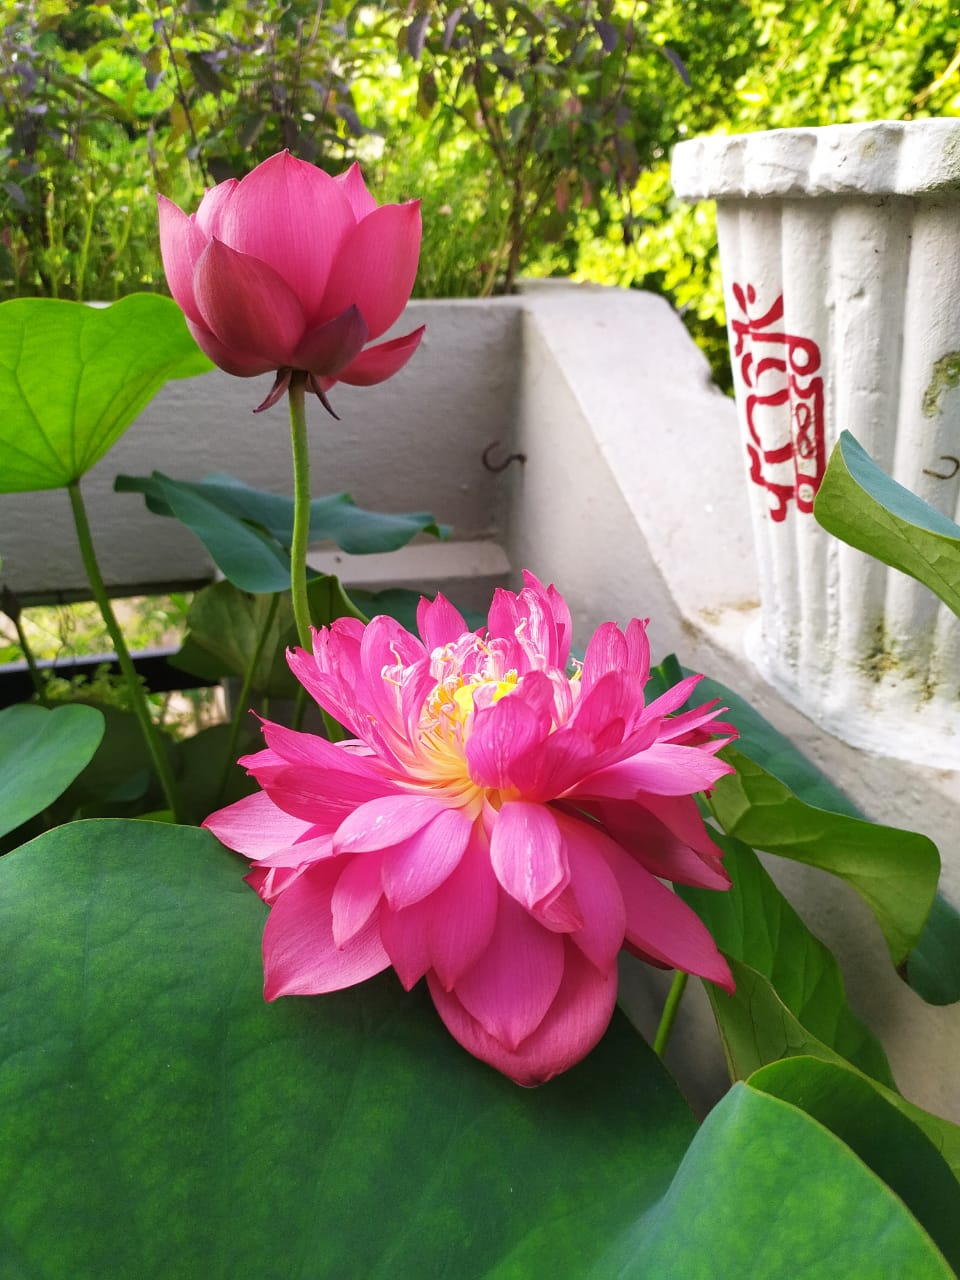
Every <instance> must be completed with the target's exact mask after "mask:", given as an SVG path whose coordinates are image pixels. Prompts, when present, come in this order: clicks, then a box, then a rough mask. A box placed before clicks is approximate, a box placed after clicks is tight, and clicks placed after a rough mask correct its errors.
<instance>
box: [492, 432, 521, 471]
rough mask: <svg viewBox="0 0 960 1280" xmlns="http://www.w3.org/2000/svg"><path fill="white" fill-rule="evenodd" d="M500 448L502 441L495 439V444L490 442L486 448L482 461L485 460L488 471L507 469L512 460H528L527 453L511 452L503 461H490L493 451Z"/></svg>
mask: <svg viewBox="0 0 960 1280" xmlns="http://www.w3.org/2000/svg"><path fill="white" fill-rule="evenodd" d="M499 448H500V441H499V440H494V442H493V444H488V445H487V447H486V448H485V449H484V451H483V455H482V458H481V461H482V462H483V465H484V468H485V469H486V470H487V471H493V472H500V471H506V469H507V467H509V465H510V463H511V462H526V460H527V455H526V454H525V453H510V454H507V456H506V457H505V458H504V459H503V461H502V462H491V461H490V455H491V453H492V452H493V451H494V449H499Z"/></svg>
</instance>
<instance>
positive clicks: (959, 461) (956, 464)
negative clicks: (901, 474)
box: [923, 453, 960, 480]
mask: <svg viewBox="0 0 960 1280" xmlns="http://www.w3.org/2000/svg"><path fill="white" fill-rule="evenodd" d="M939 461H940V462H952V463H953V470H952V471H948V472H947V473H946V475H944V473H943V472H942V471H931V470H930V468H929V467H924V468H923V474H924V475H925V476H933V477H934V479H935V480H952V479H953V477H954V476H955V475H956V474H957V472H958V471H960V458H955V457H954V456H953V454H952V453H941V455H940V458H939Z"/></svg>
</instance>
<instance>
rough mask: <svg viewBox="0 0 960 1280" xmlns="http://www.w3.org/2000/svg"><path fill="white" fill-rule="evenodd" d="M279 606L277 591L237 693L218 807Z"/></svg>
mask: <svg viewBox="0 0 960 1280" xmlns="http://www.w3.org/2000/svg"><path fill="white" fill-rule="evenodd" d="M279 606H280V593H279V592H278V591H275V592H274V593H273V595H272V596H271V597H270V608H269V609H268V610H267V616H266V618H265V619H264V623H263V626H262V627H261V628H260V634H259V635H258V636H257V643H256V645H255V646H254V649H253V653H252V654H251V655H250V661H249V662H248V663H247V667H246V670H245V671H244V673H243V684H241V686H240V692H239V694H238V695H237V704H236V706H235V707H234V709H233V715H232V716H231V717H230V737H229V739H228V741H227V747H226V752H225V754H224V758H223V770H222V772H221V774H220V782H219V784H218V785H217V800H216V807H217V808H219V807H220V806H221V805H222V804H223V793H224V791H226V789H227V782H228V781H229V778H230V770H231V769H232V768H233V766H234V764H235V763H236V761H235V760H234V757H235V756H236V754H237V739H238V738H239V737H240V725H241V722H242V720H243V716H244V715H245V713H246V707H247V701H248V699H249V697H250V690H251V689H252V688H253V678H254V676H255V675H256V672H257V666H258V665H259V663H260V659H261V658H262V657H263V651H264V649H265V648H266V644H267V636H269V634H270V631H271V630H272V628H273V624H274V622H275V621H276V618H277V609H278V608H279Z"/></svg>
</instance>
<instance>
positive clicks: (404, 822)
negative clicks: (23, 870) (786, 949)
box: [204, 573, 735, 1085]
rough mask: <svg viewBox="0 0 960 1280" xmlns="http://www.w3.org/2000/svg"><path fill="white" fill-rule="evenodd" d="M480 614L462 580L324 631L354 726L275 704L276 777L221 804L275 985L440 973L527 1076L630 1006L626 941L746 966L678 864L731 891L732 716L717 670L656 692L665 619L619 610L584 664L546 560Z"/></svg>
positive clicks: (325, 656)
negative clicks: (725, 824)
mask: <svg viewBox="0 0 960 1280" xmlns="http://www.w3.org/2000/svg"><path fill="white" fill-rule="evenodd" d="M524 579H525V585H524V588H523V590H522V591H521V592H520V593H519V594H517V595H514V594H512V593H511V592H508V591H498V592H497V593H496V595H495V596H494V599H493V604H492V607H491V609H490V613H489V618H488V625H487V627H486V628H485V630H483V631H482V632H480V633H477V632H474V631H471V630H470V629H469V627H468V626H467V624H466V622H465V621H464V619H463V617H462V616H461V615H460V614H459V613H458V612H457V610H456V609H455V608H454V607H453V605H451V604H450V603H449V602H448V601H447V600H445V599H444V598H443V596H438V597H437V599H436V600H435V601H434V602H433V603H432V604H431V603H428V602H427V601H426V600H424V601H422V602H421V605H420V609H419V612H418V623H419V630H420V637H419V638H418V637H417V636H414V635H412V634H411V633H410V632H408V631H405V630H404V628H403V627H401V625H400V624H399V623H398V622H395V621H394V620H393V619H392V618H386V617H377V618H374V619H373V621H372V622H370V623H369V624H368V625H367V626H366V627H364V626H363V624H362V623H361V622H359V621H357V619H355V618H341V619H339V620H338V621H336V622H334V623H333V625H332V626H331V627H329V628H326V627H324V628H322V629H321V630H320V631H316V632H314V640H313V652H312V653H307V652H305V651H304V650H302V649H300V650H297V651H296V653H293V654H291V655H290V657H289V662H290V667H291V669H292V670H293V673H294V675H295V676H296V677H297V679H298V680H299V681H300V682H301V683H302V684H303V685H304V687H305V688H306V689H307V690H308V692H309V693H311V694H312V695H313V697H314V698H315V699H316V701H317V702H318V703H319V704H320V705H321V706H322V707H324V708H325V709H326V710H327V711H329V713H330V714H331V715H332V716H334V717H335V718H336V719H338V720H339V721H340V722H341V723H342V724H344V725H345V726H346V727H347V729H348V731H349V732H350V733H351V734H353V735H354V736H353V737H351V738H349V739H348V740H347V741H344V742H337V743H333V742H328V741H327V740H326V739H325V738H319V737H315V736H313V735H312V734H308V733H295V732H294V731H292V730H290V729H285V728H283V727H282V726H281V725H277V724H271V723H269V722H266V723H264V726H263V729H264V737H265V739H266V746H265V749H264V750H262V751H258V752H257V753H256V754H255V755H252V756H248V757H246V758H245V759H244V760H243V761H241V763H242V764H245V765H246V766H247V768H248V769H249V771H250V773H251V774H253V776H254V777H255V778H256V780H257V782H258V783H259V784H260V786H261V788H262V790H261V791H258V792H257V793H256V794H254V795H251V796H247V797H246V798H245V799H243V800H239V801H238V802H237V803H236V804H233V805H230V806H228V807H227V808H226V809H221V810H220V811H219V812H218V813H215V814H212V815H211V816H210V817H209V818H208V819H207V821H206V822H205V823H204V825H205V826H207V827H209V828H210V829H211V830H212V831H213V833H214V834H215V835H216V836H217V837H218V838H219V839H220V840H221V841H222V842H223V843H224V844H225V845H227V846H228V847H229V848H231V849H236V850H237V851H238V852H240V853H243V854H245V855H246V856H247V857H248V858H250V859H251V861H252V862H253V870H252V871H251V872H250V874H249V875H248V876H247V880H248V881H249V883H250V884H251V885H252V886H253V888H255V889H256V891H257V892H258V893H259V894H260V896H261V897H262V898H263V899H264V901H265V902H267V903H269V904H270V907H271V911H270V917H269V919H268V921H267V925H266V931H265V932H264V935H263V956H264V969H265V984H264V994H265V995H266V998H267V999H268V1000H273V999H275V998H276V997H277V996H284V995H309V994H319V993H321V992H325V991H337V990H340V989H341V988H343V987H349V986H352V985H354V984H355V983H358V982H362V981H364V979H366V978H369V977H372V976H373V975H374V974H375V973H379V972H380V971H381V970H383V969H386V968H388V967H389V966H391V965H392V966H393V968H394V969H395V970H396V972H397V974H398V976H399V978H400V981H401V982H402V983H403V985H404V986H405V987H407V988H408V989H409V988H410V987H412V986H413V985H414V983H416V982H418V981H419V980H420V979H421V978H423V977H426V980H427V983H428V985H429V988H430V995H431V997H432V999H433V1003H434V1005H435V1006H436V1009H437V1012H438V1013H439V1015H440V1017H441V1018H442V1019H443V1021H444V1023H445V1024H446V1026H447V1028H448V1030H449V1031H450V1032H451V1033H452V1034H453V1035H454V1036H455V1037H456V1039H457V1040H459V1042H460V1043H461V1044H462V1045H463V1046H464V1047H465V1048H466V1049H468V1050H469V1051H470V1053H472V1054H474V1055H475V1056H476V1057H478V1058H481V1059H483V1061H485V1062H488V1063H490V1064H491V1065H492V1066H494V1067H496V1068H497V1070H498V1071H502V1072H503V1073H504V1074H505V1075H508V1076H510V1077H511V1078H512V1079H513V1080H516V1081H517V1082H518V1083H520V1084H524V1085H533V1084H539V1083H541V1082H542V1081H544V1080H549V1079H550V1077H551V1076H554V1075H556V1074H557V1073H558V1072H560V1071H565V1070H566V1069H567V1068H568V1067H571V1066H573V1064H574V1063H575V1062H578V1061H579V1060H580V1059H581V1058H582V1057H583V1056H584V1054H586V1053H588V1052H589V1051H590V1049H592V1048H593V1046H594V1045H595V1044H596V1043H597V1041H598V1040H599V1039H600V1036H601V1035H602V1034H603V1032H604V1030H605V1029H606V1026H607V1023H608V1022H609V1021H610V1017H611V1014H612V1013H613V1006H614V1001H615V999H616V994H617V953H618V952H619V951H620V949H621V947H626V948H627V949H628V950H630V951H632V952H633V953H634V954H635V955H638V956H640V957H641V958H643V959H645V960H647V961H648V962H649V963H651V964H653V965H658V966H661V967H668V968H669V967H675V968H678V969H684V970H686V971H687V972H689V973H695V974H699V975H701V976H702V977H704V978H707V979H709V980H710V981H712V982H716V983H718V984H719V985H720V986H722V987H725V988H726V989H727V990H732V988H733V979H732V977H731V974H730V969H729V967H728V965H727V962H726V960H725V959H724V958H723V956H722V955H721V954H720V953H719V951H718V950H717V948H716V946H715V944H714V941H713V939H712V938H711V936H710V934H709V933H708V931H707V929H706V926H705V925H704V924H703V923H702V922H701V920H700V919H699V917H698V916H697V915H695V914H694V912H693V910H692V909H691V908H690V907H688V906H687V905H686V904H685V903H684V902H683V901H682V900H681V899H680V898H679V897H678V896H677V895H676V894H674V893H672V892H671V890H670V889H669V888H668V887H667V885H665V884H664V883H663V882H664V881H665V880H668V881H670V880H672V881H675V882H678V883H680V884H689V885H698V886H700V887H702V888H710V889H726V888H728V887H729V883H730V882H729V879H728V877H727V874H726V872H725V871H724V869H723V864H722V860H721V857H722V855H721V852H720V850H719V849H718V848H717V846H716V845H715V844H714V843H713V841H712V840H711V839H710V837H709V835H708V834H707V831H706V828H705V827H704V825H703V822H702V820H701V818H700V815H699V813H698V811H697V806H696V802H695V801H694V799H693V794H694V793H695V792H697V791H701V790H704V789H707V788H710V787H712V786H713V785H714V784H715V783H716V781H717V780H718V778H720V777H722V776H723V775H724V774H725V773H729V772H730V766H729V765H728V764H725V763H724V762H723V761H722V760H719V759H718V758H717V755H716V753H717V751H718V750H719V749H720V747H722V746H723V745H724V743H725V742H728V741H729V740H730V736H731V735H733V734H734V733H735V731H734V730H733V729H732V728H731V727H730V726H729V725H727V724H723V723H721V722H720V721H718V720H717V715H718V708H717V707H716V706H715V705H713V704H706V705H704V706H700V707H696V708H695V709H693V710H689V711H680V708H681V707H682V706H683V705H684V703H686V701H687V699H688V698H689V696H690V694H691V692H692V690H693V688H694V687H695V685H696V683H697V681H698V680H699V679H700V677H699V676H689V677H687V678H686V679H685V680H682V681H681V682H680V683H679V684H678V685H676V686H675V687H674V688H672V689H670V690H669V691H668V692H667V693H665V694H663V695H662V696H661V697H659V698H656V699H654V700H653V701H650V702H647V701H646V699H645V697H644V685H645V684H646V682H647V678H648V675H649V670H650V651H649V647H648V644H647V638H646V629H645V623H643V622H641V621H640V620H639V619H636V618H634V619H633V621H632V622H630V624H629V625H628V626H627V627H626V629H625V630H624V631H621V630H620V628H619V627H617V626H616V625H615V624H614V623H612V622H607V623H604V625H603V626H601V627H600V628H599V629H598V630H597V632H596V633H595V635H594V636H593V639H592V640H591V641H590V643H589V645H588V646H587V650H586V654H585V656H584V660H583V663H582V664H580V663H576V664H573V665H574V668H575V669H574V670H573V671H572V673H571V670H570V667H569V652H570V630H571V623H570V612H569V610H568V608H567V606H566V603H565V602H564V600H563V597H562V596H561V595H560V593H559V592H558V591H557V590H556V589H555V588H554V587H544V586H543V585H542V583H540V582H539V581H538V580H537V579H536V578H535V577H534V576H533V574H529V573H528V574H525V575H524Z"/></svg>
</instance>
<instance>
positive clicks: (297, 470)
mask: <svg viewBox="0 0 960 1280" xmlns="http://www.w3.org/2000/svg"><path fill="white" fill-rule="evenodd" d="M306 380H307V375H306V374H305V373H303V372H302V371H301V370H296V369H295V370H294V372H293V376H292V377H291V379H290V392H289V394H290V445H291V448H292V451H293V538H292V539H291V542H290V593H291V597H292V600H293V616H294V619H295V620H296V624H297V636H298V638H299V640H300V644H301V645H302V646H303V648H304V649H306V650H307V652H308V653H309V652H311V651H312V649H313V640H312V637H311V635H310V604H309V601H308V600H307V542H308V540H309V536H310V451H309V448H308V446H307V411H306V403H305V401H306Z"/></svg>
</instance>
